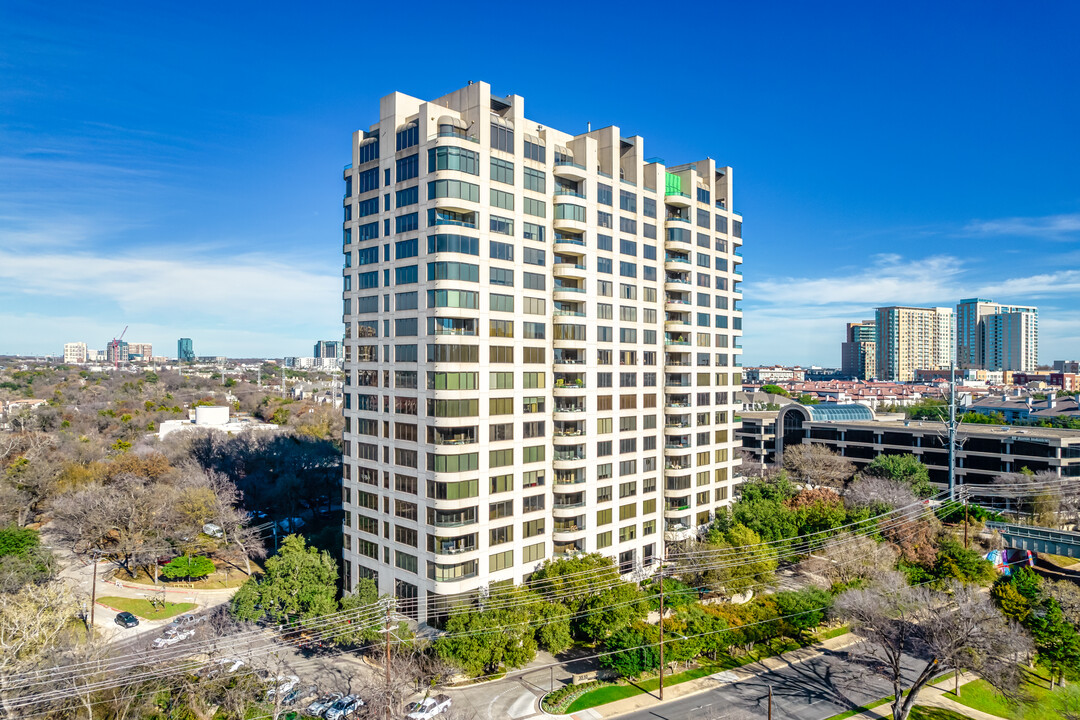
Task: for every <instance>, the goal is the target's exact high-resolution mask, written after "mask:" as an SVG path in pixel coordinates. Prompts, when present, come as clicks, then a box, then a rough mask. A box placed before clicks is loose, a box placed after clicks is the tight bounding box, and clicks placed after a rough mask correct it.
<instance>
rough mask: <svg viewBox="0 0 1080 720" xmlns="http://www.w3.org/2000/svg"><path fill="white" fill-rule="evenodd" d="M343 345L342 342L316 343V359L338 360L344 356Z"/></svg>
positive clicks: (322, 341)
mask: <svg viewBox="0 0 1080 720" xmlns="http://www.w3.org/2000/svg"><path fill="white" fill-rule="evenodd" d="M343 354H344V353H343V352H342V344H341V341H340V340H320V341H319V342H317V343H315V355H314V356H315V357H316V358H334V359H338V358H341V357H342V356H343Z"/></svg>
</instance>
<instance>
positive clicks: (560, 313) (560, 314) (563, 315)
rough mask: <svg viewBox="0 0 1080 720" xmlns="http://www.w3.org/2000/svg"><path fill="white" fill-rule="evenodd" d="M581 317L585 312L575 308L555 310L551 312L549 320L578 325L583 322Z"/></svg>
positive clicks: (556, 322)
mask: <svg viewBox="0 0 1080 720" xmlns="http://www.w3.org/2000/svg"><path fill="white" fill-rule="evenodd" d="M583 317H585V313H583V312H579V311H577V310H556V311H555V312H553V313H551V321H552V322H553V323H555V324H560V323H573V324H575V325H580V324H581V323H582V322H584V320H582V318H583Z"/></svg>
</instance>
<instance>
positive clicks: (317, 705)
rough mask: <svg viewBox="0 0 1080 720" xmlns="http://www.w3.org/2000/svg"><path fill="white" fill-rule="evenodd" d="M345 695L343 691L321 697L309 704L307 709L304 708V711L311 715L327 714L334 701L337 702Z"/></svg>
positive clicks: (318, 716) (320, 715)
mask: <svg viewBox="0 0 1080 720" xmlns="http://www.w3.org/2000/svg"><path fill="white" fill-rule="evenodd" d="M343 697H345V696H344V695H342V694H341V693H334V694H332V695H327V696H326V697H321V698H319V699H318V700H316V701H315V702H313V703H311V704H310V705H308V706H307V709H306V710H304V713H305V714H306V715H310V716H311V717H317V718H321V717H322V716H323V715H325V714H326V711H327V710H329V709H330V708H331V707H332V706H333V704H334V703H336V702H337V701H338V700H340V699H341V698H343Z"/></svg>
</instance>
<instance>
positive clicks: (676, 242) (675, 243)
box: [664, 221, 694, 250]
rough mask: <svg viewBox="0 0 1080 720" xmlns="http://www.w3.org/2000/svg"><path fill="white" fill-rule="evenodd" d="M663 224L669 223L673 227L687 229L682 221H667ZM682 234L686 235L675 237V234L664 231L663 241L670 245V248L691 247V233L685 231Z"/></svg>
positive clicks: (685, 248)
mask: <svg viewBox="0 0 1080 720" xmlns="http://www.w3.org/2000/svg"><path fill="white" fill-rule="evenodd" d="M664 224H665V225H671V226H673V227H681V228H685V229H687V230H689V228H688V227H687V225H686V223H682V222H671V221H667V222H665V223H664ZM683 234H684V235H686V237H685V238H682V237H677V236H674V235H670V234H668V233H665V238H664V243H665V244H666V245H667V246H669V247H671V248H672V249H678V250H689V249H691V248H692V247H694V241H693V238H692V235H693V233H691V232H686V233H683Z"/></svg>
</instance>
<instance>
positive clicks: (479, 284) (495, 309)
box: [343, 83, 742, 621]
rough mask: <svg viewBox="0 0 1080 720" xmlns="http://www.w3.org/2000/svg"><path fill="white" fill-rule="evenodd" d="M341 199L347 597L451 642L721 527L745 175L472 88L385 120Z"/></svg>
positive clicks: (649, 562) (394, 107) (637, 567)
mask: <svg viewBox="0 0 1080 720" xmlns="http://www.w3.org/2000/svg"><path fill="white" fill-rule="evenodd" d="M344 180H345V199H344V203H343V204H344V213H345V217H344V253H345V269H344V294H343V298H344V321H345V371H346V386H345V393H346V394H345V411H344V412H345V436H344V444H345V457H344V481H343V485H344V506H345V511H346V512H345V528H344V532H345V551H344V560H345V563H344V579H345V583H346V587H347V588H348V589H351V588H352V587H354V585H355V583H356V581H357V579H358V578H360V577H374V578H376V580H377V583H378V587H379V591H380V592H383V593H393V594H394V595H396V596H397V597H398V598H400V599H401V600H402V603H401V608H402V611H403V612H407V613H408V614H410V615H412V616H413V617H414V618H415V619H417V620H420V621H426V620H429V619H431V620H434V619H437V618H439V617H442V616H444V615H445V613H446V611H447V607H448V606H449V604H450V603H451V602H455V601H461V600H468V599H469V598H471V597H474V596H475V595H476V594H477V593H479V592H483V589H484V588H486V587H487V586H488V585H490V584H492V583H499V582H514V583H520V582H521V581H522V579H523V578H525V577H526V576H527V575H528V574H529V573H530V572H532V571H533V570H534V569H535V568H536V567H537V566H538V565H539V564H540V563H541V562H542V561H543V560H545V559H547V558H553V557H559V556H566V555H574V554H577V553H588V552H600V553H603V554H605V555H607V556H609V557H611V558H613V559H614V560H615V561H616V562H618V564H619V566H620V569H621V570H622V571H623V572H624V573H631V572H642V571H648V570H649V569H651V568H652V567H654V566H655V563H656V562H657V560H658V558H659V557H660V554H661V552H662V548H663V543H664V542H665V541H672V540H676V539H680V538H682V537H685V536H687V535H688V534H689V533H692V532H693V531H694V530H695V529H696V528H697V527H698V526H700V525H703V524H705V523H708V522H709V521H710V520H711V518H712V517H713V514H714V512H715V510H716V509H717V508H718V507H720V506H723V505H726V504H727V503H729V502H730V499H731V496H732V485H733V483H735V482H737V480H738V477H737V475H738V465H739V462H738V460H737V459H736V458H735V447H736V443H735V438H734V427H735V426H734V413H735V411H736V406H735V405H734V404H733V403H734V394H735V392H736V391H737V390H738V389H739V388H740V385H741V376H740V372H741V371H740V365H741V363H740V355H741V345H740V336H741V335H742V312H741V308H740V307H739V304H740V299H741V297H742V296H741V292H740V290H739V285H740V282H741V280H742V274H741V273H740V272H739V264H740V263H741V260H742V258H741V253H740V252H739V250H740V246H741V244H742V240H741V235H742V221H741V218H740V217H739V216H738V215H737V214H735V213H733V212H732V211H731V207H732V170H731V168H730V167H722V166H718V165H716V163H715V162H714V161H713V160H701V161H698V162H694V163H689V164H684V165H678V166H673V167H667V166H665V164H664V162H663V160H661V159H659V158H652V157H646V155H645V151H644V141H643V139H642V138H641V137H638V136H631V137H626V136H623V135H622V134H621V133H620V131H619V128H617V127H606V128H602V129H598V130H590V131H588V132H584V133H581V134H571V133H567V132H563V131H560V130H556V129H554V128H551V127H548V126H546V125H544V124H542V123H538V122H536V121H534V120H529V119H527V118H526V115H525V103H524V99H523V98H521V97H519V96H516V95H511V96H506V97H496V96H494V95H492V94H491V91H490V87H489V86H488V85H487V84H486V83H475V84H470V85H469V86H468V87H465V88H463V89H461V90H458V91H457V92H454V93H452V94H450V95H447V96H445V97H442V98H439V99H437V100H433V101H430V102H426V101H423V100H420V99H417V98H413V97H409V96H407V95H403V94H400V93H394V94H393V95H389V96H387V97H385V98H383V99H382V102H381V107H380V112H379V121H378V122H377V123H375V124H374V125H371V126H370V128H368V129H367V130H362V131H358V132H356V133H355V134H354V136H353V147H352V163H351V164H350V165H348V166H346V168H345V172H344Z"/></svg>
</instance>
